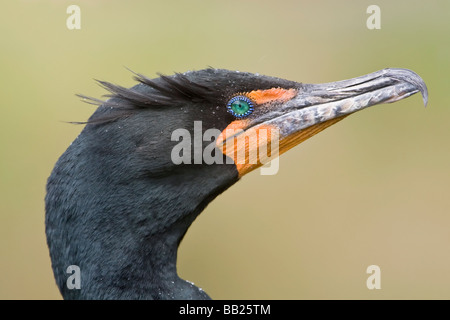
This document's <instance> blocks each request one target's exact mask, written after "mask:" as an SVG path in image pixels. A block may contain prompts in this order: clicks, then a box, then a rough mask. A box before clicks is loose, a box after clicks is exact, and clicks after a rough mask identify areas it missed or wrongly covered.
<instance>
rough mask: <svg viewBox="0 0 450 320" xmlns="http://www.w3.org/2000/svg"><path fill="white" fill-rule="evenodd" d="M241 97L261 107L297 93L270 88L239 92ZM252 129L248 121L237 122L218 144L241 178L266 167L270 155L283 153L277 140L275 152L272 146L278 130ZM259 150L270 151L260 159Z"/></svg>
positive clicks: (291, 90) (271, 127)
mask: <svg viewBox="0 0 450 320" xmlns="http://www.w3.org/2000/svg"><path fill="white" fill-rule="evenodd" d="M239 95H244V96H246V97H248V98H249V99H251V100H252V102H253V103H254V107H255V108H258V106H261V105H263V104H270V103H271V102H277V103H280V102H281V103H284V102H287V101H289V100H290V99H292V98H293V97H295V96H296V95H297V90H296V89H282V88H271V89H267V90H254V91H251V92H244V93H239ZM249 126H250V121H249V120H248V119H237V120H235V121H233V122H231V123H230V124H229V125H228V126H227V127H226V128H225V130H223V131H222V133H221V134H220V135H219V137H218V138H217V141H216V145H217V147H218V148H219V149H220V150H221V151H222V153H223V154H225V155H227V156H228V157H230V158H231V159H232V160H233V162H234V164H235V165H236V168H237V170H238V172H239V176H240V177H242V176H243V175H245V174H246V173H248V172H250V171H252V170H254V169H256V168H258V167H260V166H261V165H263V164H264V163H265V161H264V160H266V159H267V157H268V156H271V152H272V153H273V152H277V153H278V152H279V151H281V150H278V141H277V143H276V146H277V147H276V150H274V149H273V147H272V142H273V140H274V139H278V128H276V127H274V126H269V125H264V124H260V125H257V126H255V127H253V128H252V127H249ZM230 140H232V141H230ZM274 145H275V144H274ZM227 146H228V148H227ZM260 150H265V152H263V154H264V153H266V152H267V156H266V157H265V156H264V155H263V156H261V154H260V153H261V152H260Z"/></svg>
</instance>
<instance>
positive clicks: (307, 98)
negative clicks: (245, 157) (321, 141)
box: [224, 68, 428, 176]
mask: <svg viewBox="0 0 450 320" xmlns="http://www.w3.org/2000/svg"><path fill="white" fill-rule="evenodd" d="M417 92H420V93H421V94H422V97H423V102H424V105H425V106H426V104H427V101H428V91H427V87H426V85H425V82H424V81H423V80H422V78H421V77H420V76H419V75H417V74H416V73H415V72H413V71H411V70H407V69H394V68H393V69H384V70H380V71H377V72H374V73H370V74H367V75H364V76H361V77H357V78H353V79H349V80H343V81H337V82H330V83H324V84H301V85H300V87H299V88H298V90H297V94H296V95H295V96H294V97H292V98H291V99H290V100H289V101H287V102H284V103H282V104H275V105H273V106H271V107H270V108H264V112H261V113H259V114H256V115H255V117H252V118H251V119H248V120H247V121H246V123H245V127H242V129H243V132H245V131H248V130H249V129H254V130H256V131H258V130H259V129H261V128H265V129H267V128H270V129H272V132H273V129H275V130H276V131H277V135H276V138H277V139H278V141H277V142H278V143H279V144H278V149H277V150H276V153H277V155H278V154H282V153H284V152H286V151H287V150H289V149H291V148H292V147H294V146H296V145H298V144H299V143H301V142H303V141H305V140H307V139H308V138H310V137H312V136H313V135H315V134H317V133H318V132H320V131H322V130H324V129H326V128H327V127H329V126H331V125H333V124H335V123H336V122H338V121H340V120H342V119H344V118H345V117H346V116H348V115H350V114H352V113H354V112H356V111H360V110H362V109H365V108H368V107H370V106H373V105H377V104H382V103H392V102H395V101H398V100H401V99H404V98H407V97H409V96H411V95H413V94H415V93H417ZM236 136H239V134H238V135H234V137H236ZM274 136H275V135H273V134H272V138H268V139H265V141H264V139H260V140H258V142H257V145H253V146H252V145H251V144H250V145H249V144H246V148H247V149H248V152H252V149H254V148H259V147H261V144H266V145H267V144H270V143H271V142H272V143H273V138H274ZM229 138H230V137H226V138H225V139H224V140H228V139H229ZM229 152H231V150H229ZM229 152H227V154H228V155H229V156H232V154H229ZM233 152H235V150H233ZM272 153H273V152H272ZM232 158H235V156H234V157H232ZM262 164H263V161H259V162H258V163H256V164H243V165H237V167H238V171H239V175H240V176H243V175H244V174H246V173H248V172H250V171H252V170H254V169H255V168H257V167H259V166H261V165H262Z"/></svg>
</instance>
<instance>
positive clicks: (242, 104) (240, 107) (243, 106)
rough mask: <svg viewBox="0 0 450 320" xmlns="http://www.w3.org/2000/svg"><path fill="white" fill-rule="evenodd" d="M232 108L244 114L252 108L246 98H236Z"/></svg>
mask: <svg viewBox="0 0 450 320" xmlns="http://www.w3.org/2000/svg"><path fill="white" fill-rule="evenodd" d="M231 109H233V111H234V112H235V113H236V114H244V113H246V112H247V111H248V109H250V105H249V104H248V102H246V101H244V100H236V101H234V102H233V103H232V104H231Z"/></svg>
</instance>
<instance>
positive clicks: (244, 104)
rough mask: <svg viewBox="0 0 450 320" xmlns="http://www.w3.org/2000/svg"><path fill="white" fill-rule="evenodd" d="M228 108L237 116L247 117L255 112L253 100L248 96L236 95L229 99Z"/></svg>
mask: <svg viewBox="0 0 450 320" xmlns="http://www.w3.org/2000/svg"><path fill="white" fill-rule="evenodd" d="M227 109H228V112H229V113H231V114H232V115H233V116H235V117H236V118H245V117H246V116H248V115H249V114H251V113H252V112H253V102H252V101H251V100H250V99H249V98H247V97H246V96H235V97H233V98H231V99H230V101H228V103H227Z"/></svg>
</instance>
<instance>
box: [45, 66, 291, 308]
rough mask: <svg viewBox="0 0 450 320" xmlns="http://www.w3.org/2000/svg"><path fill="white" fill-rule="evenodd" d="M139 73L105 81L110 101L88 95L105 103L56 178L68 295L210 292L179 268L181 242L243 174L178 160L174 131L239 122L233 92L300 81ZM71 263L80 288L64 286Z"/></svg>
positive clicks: (58, 239) (53, 233)
mask: <svg viewBox="0 0 450 320" xmlns="http://www.w3.org/2000/svg"><path fill="white" fill-rule="evenodd" d="M138 80H139V81H140V82H141V83H140V84H138V85H136V86H134V87H133V88H131V89H125V88H121V87H118V86H114V85H111V84H109V83H105V82H102V85H103V86H104V87H106V88H107V89H109V90H110V91H111V93H112V94H111V96H110V99H109V100H107V101H106V102H100V101H96V100H90V101H91V102H94V103H101V104H102V105H101V106H100V107H99V108H98V109H97V111H96V112H95V113H94V114H93V116H92V117H91V118H90V119H89V121H88V124H87V125H86V127H85V128H84V129H83V131H82V132H81V134H80V135H79V136H78V137H77V138H76V139H75V141H74V142H73V143H72V144H71V145H70V147H69V148H68V149H67V151H66V152H65V153H64V154H63V155H62V156H61V158H60V159H59V160H58V162H57V164H56V165H55V168H54V170H53V172H52V174H51V176H50V178H49V179H48V183H47V196H46V212H47V214H46V233H47V238H48V245H49V248H50V255H51V258H52V265H53V269H54V274H55V278H56V281H57V284H58V286H59V288H60V290H61V292H62V295H63V297H64V298H66V299H67V298H68V299H121V298H124V299H201V298H208V296H207V295H206V294H205V293H204V292H203V291H202V290H199V289H198V288H196V287H195V286H193V285H192V284H190V283H188V282H185V281H184V280H181V279H179V278H178V276H177V275H176V253H177V247H178V244H179V242H180V241H181V239H182V237H183V236H184V234H185V232H186V230H187V228H188V227H189V225H190V224H191V223H192V221H193V220H194V219H195V218H196V216H197V215H198V214H199V213H200V212H201V211H202V210H203V208H204V207H205V206H206V205H207V204H208V203H209V202H210V201H212V200H213V199H214V198H215V197H216V196H217V195H218V194H220V193H221V192H222V191H224V190H225V189H227V188H228V187H229V186H231V185H232V184H233V183H235V182H236V181H237V180H238V173H237V171H236V167H235V166H231V165H225V164H222V165H221V164H214V165H208V166H205V165H178V166H177V165H174V164H173V163H172V161H171V158H170V151H171V149H172V147H173V146H174V145H175V144H176V142H173V141H171V133H172V131H173V130H175V129H177V128H186V129H188V130H189V131H190V132H193V123H194V121H196V120H201V121H202V122H203V123H204V124H208V125H209V127H213V128H217V129H220V130H223V129H224V128H225V127H226V125H227V124H228V123H229V122H230V121H232V120H233V117H232V116H231V115H230V114H229V113H228V112H227V111H226V106H225V105H226V99H227V96H229V95H230V94H231V93H232V92H235V91H241V90H253V89H260V88H270V87H273V86H287V87H290V86H294V85H298V84H295V83H294V82H289V81H286V80H282V79H277V78H271V77H263V76H257V75H253V74H248V73H237V72H230V71H225V70H216V69H206V70H202V71H198V72H190V73H186V74H178V75H175V76H172V77H159V78H156V79H154V80H149V79H146V78H144V77H141V76H139V78H138ZM194 80H195V82H194ZM204 129H207V127H206V126H205V127H204ZM205 144H206V142H205ZM69 265H78V266H79V267H80V269H81V281H82V289H81V290H69V289H68V288H67V286H66V280H67V278H68V276H69V275H68V274H67V273H66V268H67V267H68V266H69Z"/></svg>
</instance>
